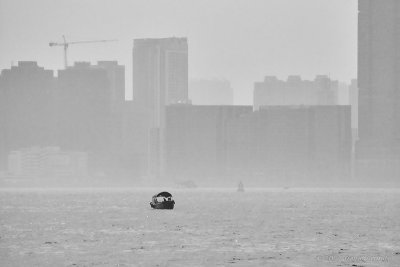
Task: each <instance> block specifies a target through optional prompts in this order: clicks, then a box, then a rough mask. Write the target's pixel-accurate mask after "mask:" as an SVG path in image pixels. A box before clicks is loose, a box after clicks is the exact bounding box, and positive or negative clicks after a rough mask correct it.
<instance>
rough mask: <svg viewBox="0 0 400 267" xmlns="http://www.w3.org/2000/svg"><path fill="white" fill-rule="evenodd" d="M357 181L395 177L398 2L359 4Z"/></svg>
mask: <svg viewBox="0 0 400 267" xmlns="http://www.w3.org/2000/svg"><path fill="white" fill-rule="evenodd" d="M358 9H359V14H358V87H359V130H358V134H359V142H358V144H357V148H356V155H357V161H358V176H359V178H360V179H366V178H368V177H369V178H372V179H376V180H377V179H385V178H386V179H394V177H399V176H400V175H399V174H400V167H399V166H400V75H399V71H400V53H399V47H400V2H399V1H397V0H382V1H374V0H359V3H358Z"/></svg>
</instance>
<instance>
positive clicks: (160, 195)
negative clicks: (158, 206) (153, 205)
mask: <svg viewBox="0 0 400 267" xmlns="http://www.w3.org/2000/svg"><path fill="white" fill-rule="evenodd" d="M156 197H172V195H171V193H169V192H166V191H164V192H161V193H158V194H157V195H154V196H153V198H156Z"/></svg>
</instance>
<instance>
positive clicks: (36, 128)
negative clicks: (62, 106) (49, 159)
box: [0, 61, 56, 169]
mask: <svg viewBox="0 0 400 267" xmlns="http://www.w3.org/2000/svg"><path fill="white" fill-rule="evenodd" d="M0 98H1V99H0V106H1V107H0V122H1V126H0V169H2V167H3V168H4V167H5V163H6V162H7V160H6V159H7V155H8V153H9V152H10V151H11V150H15V149H19V148H21V147H26V146H33V145H40V146H48V145H54V144H55V143H56V132H55V123H56V112H55V110H56V105H55V77H54V74H53V71H51V70H45V69H44V68H43V67H39V66H38V64H37V63H36V62H33V61H20V62H18V65H17V66H12V67H11V68H10V69H5V70H3V71H2V72H1V75H0Z"/></svg>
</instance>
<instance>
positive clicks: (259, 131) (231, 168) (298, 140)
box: [227, 106, 351, 186]
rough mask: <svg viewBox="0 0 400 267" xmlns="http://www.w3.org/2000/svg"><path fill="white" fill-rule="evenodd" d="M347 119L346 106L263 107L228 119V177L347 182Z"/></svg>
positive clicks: (279, 183) (289, 183)
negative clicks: (234, 118)
mask: <svg viewBox="0 0 400 267" xmlns="http://www.w3.org/2000/svg"><path fill="white" fill-rule="evenodd" d="M350 120H351V118H350V106H265V107H262V108H261V109H260V110H258V111H255V112H253V113H249V114H246V115H244V116H241V117H239V118H237V119H236V120H232V121H230V122H229V123H228V127H227V133H228V141H227V172H228V176H230V177H235V176H236V177H237V179H240V177H246V178H248V182H250V183H254V184H264V185H268V186H310V185H313V186H317V185H334V184H336V185H337V184H339V183H341V182H342V183H348V182H349V179H350V174H351V168H350V167H351V165H350V164H351V122H350ZM242 179H243V178H241V180H242Z"/></svg>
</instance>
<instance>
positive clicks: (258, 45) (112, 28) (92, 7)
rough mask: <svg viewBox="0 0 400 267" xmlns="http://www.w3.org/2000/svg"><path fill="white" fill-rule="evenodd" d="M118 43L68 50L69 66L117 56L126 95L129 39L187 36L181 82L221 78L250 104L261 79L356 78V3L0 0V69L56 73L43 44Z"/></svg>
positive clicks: (52, 51) (57, 65) (57, 57)
mask: <svg viewBox="0 0 400 267" xmlns="http://www.w3.org/2000/svg"><path fill="white" fill-rule="evenodd" d="M62 35H65V36H66V38H67V41H85V40H99V39H118V42H113V43H107V44H83V45H76V46H70V47H69V54H68V57H69V62H70V63H73V62H74V61H91V62H93V63H95V62H96V61H98V60H118V62H119V63H120V64H123V65H125V67H126V76H125V77H126V78H125V79H126V81H127V83H126V98H127V99H130V98H132V89H131V88H132V80H131V79H132V77H131V76H132V75H131V68H132V54H131V53H132V44H133V39H136V38H149V37H151V38H154V37H157V38H161V37H171V36H177V37H181V36H185V37H187V38H188V44H189V79H204V78H206V79H212V78H219V79H226V80H228V81H230V82H231V86H232V88H233V89H234V103H235V104H241V105H244V104H247V105H248V104H251V103H252V91H253V83H254V82H255V81H259V80H262V79H263V78H264V76H265V75H276V76H278V77H279V78H281V79H286V77H287V76H288V75H301V76H302V77H303V78H304V79H310V80H312V79H314V77H315V75H318V74H322V75H329V76H330V77H331V78H332V79H336V80H340V81H343V82H347V83H349V82H350V80H351V79H353V78H356V76H357V1H355V0H335V1H332V0H308V1H291V0H269V1H266V0H251V1H245V0H238V1H230V0H217V1H216V0H204V1H193V0H188V1H178V0H168V1H161V0H152V1H137V0H133V1H128V0H126V1H123V0H118V1H106V0H97V1H94V0H88V1H79V0H72V1H59V0H57V1H53V0H37V1H22V0H0V51H1V53H0V69H5V68H9V67H10V65H11V64H17V62H18V61H32V60H33V61H38V64H39V65H41V66H45V68H46V69H53V70H58V69H62V68H63V51H62V47H49V46H48V43H49V42H61V41H62Z"/></svg>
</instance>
